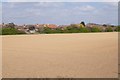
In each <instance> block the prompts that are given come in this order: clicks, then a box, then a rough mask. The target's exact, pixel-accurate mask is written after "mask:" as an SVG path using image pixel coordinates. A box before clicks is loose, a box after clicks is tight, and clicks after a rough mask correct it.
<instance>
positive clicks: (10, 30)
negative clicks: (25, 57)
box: [1, 28, 25, 35]
mask: <svg viewBox="0 0 120 80" xmlns="http://www.w3.org/2000/svg"><path fill="white" fill-rule="evenodd" d="M1 31H2V33H1V34H2V35H16V34H25V32H23V31H19V30H17V29H15V28H2V30H1Z"/></svg>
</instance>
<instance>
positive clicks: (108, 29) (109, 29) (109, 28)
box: [105, 27, 113, 32]
mask: <svg viewBox="0 0 120 80" xmlns="http://www.w3.org/2000/svg"><path fill="white" fill-rule="evenodd" d="M105 31H106V32H113V29H112V28H111V27H107V28H106V30H105Z"/></svg>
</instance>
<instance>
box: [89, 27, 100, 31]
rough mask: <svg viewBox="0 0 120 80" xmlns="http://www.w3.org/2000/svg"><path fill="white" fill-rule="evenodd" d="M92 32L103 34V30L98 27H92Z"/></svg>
mask: <svg viewBox="0 0 120 80" xmlns="http://www.w3.org/2000/svg"><path fill="white" fill-rule="evenodd" d="M90 31H91V32H101V29H99V28H98V27H92V28H91V29H90Z"/></svg>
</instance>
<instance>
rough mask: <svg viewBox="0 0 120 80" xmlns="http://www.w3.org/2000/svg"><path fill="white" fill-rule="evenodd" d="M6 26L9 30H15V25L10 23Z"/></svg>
mask: <svg viewBox="0 0 120 80" xmlns="http://www.w3.org/2000/svg"><path fill="white" fill-rule="evenodd" d="M6 26H7V27H8V28H15V24H14V23H8V24H7V25H6Z"/></svg>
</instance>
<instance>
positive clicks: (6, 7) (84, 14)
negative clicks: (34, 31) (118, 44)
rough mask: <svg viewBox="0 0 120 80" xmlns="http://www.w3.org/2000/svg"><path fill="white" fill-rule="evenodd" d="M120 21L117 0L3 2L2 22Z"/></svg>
mask: <svg viewBox="0 0 120 80" xmlns="http://www.w3.org/2000/svg"><path fill="white" fill-rule="evenodd" d="M81 21H84V22H85V23H98V24H113V25H117V24H118V3H117V2H7V1H6V2H2V22H4V23H9V22H14V23H15V24H58V25H68V24H74V23H80V22H81Z"/></svg>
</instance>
